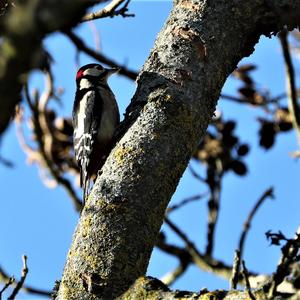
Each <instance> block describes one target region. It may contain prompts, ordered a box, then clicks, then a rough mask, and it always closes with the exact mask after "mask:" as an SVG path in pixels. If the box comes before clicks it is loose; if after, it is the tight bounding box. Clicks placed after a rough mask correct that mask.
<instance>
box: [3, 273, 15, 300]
mask: <svg viewBox="0 0 300 300" xmlns="http://www.w3.org/2000/svg"><path fill="white" fill-rule="evenodd" d="M14 281H15V278H14V277H10V278H9V279H8V281H7V283H6V284H5V285H4V287H3V288H2V289H1V291H0V300H2V294H3V292H4V291H5V290H6V289H7V288H8V287H9V286H10V285H12V284H13V283H14Z"/></svg>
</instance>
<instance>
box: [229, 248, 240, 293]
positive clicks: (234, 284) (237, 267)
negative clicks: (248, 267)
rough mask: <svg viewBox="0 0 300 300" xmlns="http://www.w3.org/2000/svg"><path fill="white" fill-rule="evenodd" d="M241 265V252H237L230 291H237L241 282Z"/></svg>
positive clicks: (235, 253)
mask: <svg viewBox="0 0 300 300" xmlns="http://www.w3.org/2000/svg"><path fill="white" fill-rule="evenodd" d="M240 264H241V254H240V251H239V250H235V252H234V258H233V266H232V275H231V278H230V289H231V290H235V289H236V287H237V284H238V281H239V273H240Z"/></svg>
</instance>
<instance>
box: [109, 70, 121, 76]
mask: <svg viewBox="0 0 300 300" xmlns="http://www.w3.org/2000/svg"><path fill="white" fill-rule="evenodd" d="M105 70H106V72H107V75H108V76H110V75H112V74H115V73H118V72H119V71H120V70H121V68H111V69H105Z"/></svg>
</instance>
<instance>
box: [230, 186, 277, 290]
mask: <svg viewBox="0 0 300 300" xmlns="http://www.w3.org/2000/svg"><path fill="white" fill-rule="evenodd" d="M268 197H271V198H273V197H274V196H273V188H272V187H270V188H268V189H267V190H266V191H265V192H264V193H263V194H262V195H261V197H260V198H259V199H258V201H257V202H256V204H255V205H254V207H253V208H252V210H251V211H250V213H249V215H248V217H247V219H246V221H245V223H244V226H243V231H242V233H241V235H240V240H239V246H238V249H237V250H236V251H235V255H234V262H233V270H232V277H231V280H230V286H231V288H232V289H236V286H237V283H238V276H239V275H240V265H241V260H242V258H243V252H244V245H245V240H246V236H247V234H248V232H249V229H250V226H251V222H252V219H253V217H254V215H255V213H256V212H257V210H258V209H259V207H260V206H261V205H262V203H263V202H264V201H265V199H267V198H268ZM246 284H247V282H246Z"/></svg>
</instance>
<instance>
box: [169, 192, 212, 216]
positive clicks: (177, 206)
mask: <svg viewBox="0 0 300 300" xmlns="http://www.w3.org/2000/svg"><path fill="white" fill-rule="evenodd" d="M206 196H207V193H203V194H200V195H196V196H192V197H188V198H185V199H183V200H182V201H181V202H179V203H178V204H174V205H172V206H170V207H168V208H167V211H166V213H167V214H169V213H170V212H173V211H174V210H177V209H179V208H181V207H183V206H184V205H186V204H189V203H191V202H194V201H197V200H201V199H203V198H204V197H206Z"/></svg>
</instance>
